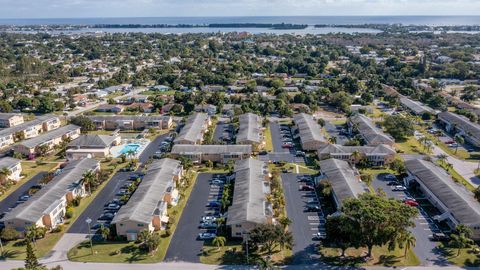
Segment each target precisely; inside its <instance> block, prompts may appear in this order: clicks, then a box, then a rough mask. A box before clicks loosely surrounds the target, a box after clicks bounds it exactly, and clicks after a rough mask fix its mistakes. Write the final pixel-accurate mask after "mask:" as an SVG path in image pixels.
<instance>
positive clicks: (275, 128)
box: [270, 121, 290, 153]
mask: <svg viewBox="0 0 480 270" xmlns="http://www.w3.org/2000/svg"><path fill="white" fill-rule="evenodd" d="M270 133H271V134H272V144H273V151H274V152H276V153H288V152H290V151H289V150H288V148H282V144H283V143H282V136H281V134H280V125H279V124H278V123H277V122H275V121H270Z"/></svg>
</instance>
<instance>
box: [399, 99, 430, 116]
mask: <svg viewBox="0 0 480 270" xmlns="http://www.w3.org/2000/svg"><path fill="white" fill-rule="evenodd" d="M400 104H402V107H404V108H405V109H407V110H408V111H410V112H411V113H412V114H414V115H420V116H421V115H423V114H424V113H430V114H432V115H435V110H433V109H432V108H430V107H428V106H426V105H425V104H423V103H421V102H419V101H416V100H411V99H409V98H407V97H401V98H400Z"/></svg>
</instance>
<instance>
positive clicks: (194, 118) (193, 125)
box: [174, 113, 211, 144]
mask: <svg viewBox="0 0 480 270" xmlns="http://www.w3.org/2000/svg"><path fill="white" fill-rule="evenodd" d="M210 124H211V121H210V117H209V116H208V115H207V114H205V113H194V114H192V115H191V116H190V117H188V118H187V120H186V122H185V126H183V128H182V130H181V131H180V133H179V134H178V136H177V137H176V138H175V141H174V142H175V143H176V144H201V143H202V142H203V135H205V132H207V130H208V127H209V126H210Z"/></svg>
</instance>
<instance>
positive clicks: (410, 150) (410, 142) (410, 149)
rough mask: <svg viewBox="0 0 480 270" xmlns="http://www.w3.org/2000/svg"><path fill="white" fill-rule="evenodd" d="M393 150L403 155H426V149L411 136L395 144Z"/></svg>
mask: <svg viewBox="0 0 480 270" xmlns="http://www.w3.org/2000/svg"><path fill="white" fill-rule="evenodd" d="M395 148H396V149H398V150H400V151H401V152H402V153H404V154H426V149H425V148H424V147H423V145H421V144H420V143H419V142H418V140H417V139H415V137H413V136H412V137H410V138H408V139H407V140H406V141H404V142H397V143H395Z"/></svg>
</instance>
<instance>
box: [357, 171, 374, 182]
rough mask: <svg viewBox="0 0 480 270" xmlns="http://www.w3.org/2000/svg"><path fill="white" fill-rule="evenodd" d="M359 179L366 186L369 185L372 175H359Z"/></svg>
mask: <svg viewBox="0 0 480 270" xmlns="http://www.w3.org/2000/svg"><path fill="white" fill-rule="evenodd" d="M360 179H362V181H363V182H365V183H366V184H367V185H370V184H371V183H372V181H373V175H372V174H371V173H368V172H364V173H362V174H360Z"/></svg>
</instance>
